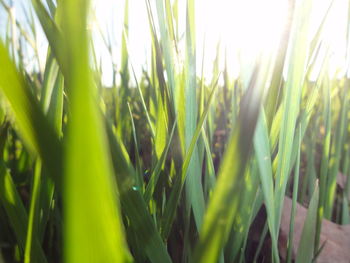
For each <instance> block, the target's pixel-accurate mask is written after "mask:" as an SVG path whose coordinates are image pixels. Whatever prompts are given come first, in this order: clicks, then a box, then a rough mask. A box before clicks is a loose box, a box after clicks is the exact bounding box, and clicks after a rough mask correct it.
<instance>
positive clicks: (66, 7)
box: [61, 0, 131, 262]
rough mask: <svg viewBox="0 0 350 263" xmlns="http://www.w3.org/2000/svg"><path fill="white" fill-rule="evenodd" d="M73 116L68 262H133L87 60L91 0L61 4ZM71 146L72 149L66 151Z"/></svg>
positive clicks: (68, 173) (67, 203)
mask: <svg viewBox="0 0 350 263" xmlns="http://www.w3.org/2000/svg"><path fill="white" fill-rule="evenodd" d="M61 4H62V8H63V11H64V13H65V15H66V19H65V20H64V22H63V32H64V36H65V38H66V40H67V41H66V52H67V54H66V57H67V58H69V67H68V69H69V70H68V73H69V75H68V76H67V78H66V84H67V88H68V91H69V94H68V95H69V99H70V110H71V112H70V113H71V115H70V119H69V127H68V131H67V133H68V134H67V136H68V138H67V144H66V148H65V177H64V185H65V188H64V209H65V210H64V217H65V225H64V259H65V262H130V261H131V258H130V254H129V252H128V249H127V247H126V243H125V239H124V231H123V227H122V220H121V215H120V211H119V204H118V202H119V201H118V198H117V189H116V183H115V181H114V177H113V170H112V165H111V160H110V158H109V155H108V146H107V137H106V133H105V129H104V125H103V121H102V116H101V115H100V111H99V109H98V104H97V101H98V100H97V99H96V97H95V96H96V91H95V86H94V83H93V79H92V77H91V72H90V68H89V58H88V52H89V49H88V34H87V32H86V18H87V15H88V10H89V1H84V0H81V1H70V0H66V1H62V2H61ZM68 145H69V147H68Z"/></svg>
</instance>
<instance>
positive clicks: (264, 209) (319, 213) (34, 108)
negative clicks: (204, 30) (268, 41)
mask: <svg viewBox="0 0 350 263" xmlns="http://www.w3.org/2000/svg"><path fill="white" fill-rule="evenodd" d="M128 1H129V0H125V5H124V10H123V11H124V30H123V34H122V35H121V36H120V37H119V40H120V41H119V43H120V47H121V49H120V50H119V51H115V50H114V49H115V47H114V46H113V45H112V44H111V42H110V41H109V40H108V38H107V37H106V38H104V40H105V48H106V49H107V50H108V52H110V55H111V56H113V54H115V52H119V54H120V58H121V59H120V62H118V64H116V65H112V67H113V76H112V79H113V84H112V87H108V88H107V87H106V85H105V84H104V83H103V81H102V71H103V68H102V67H101V62H100V61H99V60H98V59H97V56H96V48H97V47H96V46H95V45H94V39H93V38H92V37H91V32H90V31H89V30H87V28H88V29H89V27H88V24H89V22H90V20H91V19H92V15H91V6H90V4H91V3H89V1H88V0H59V1H54V0H46V1H42V0H32V1H31V8H33V10H34V12H33V16H30V15H28V17H27V20H26V24H23V23H22V22H19V21H17V20H16V17H15V16H14V14H13V12H12V9H11V6H10V5H9V4H8V2H7V1H5V0H0V7H1V8H2V9H3V11H5V15H4V16H3V17H1V19H7V23H6V25H7V28H6V30H4V31H5V32H6V33H5V35H4V36H3V37H2V40H1V42H0V65H1V66H0V91H1V93H0V94H1V97H0V98H1V103H0V104H1V108H0V156H1V158H0V263H1V262H25V263H29V262H39V263H42V262H43V263H44V262H72V263H73V262H74V263H77V262H84V263H85V262H107V263H109V262H153V263H167V262H196V263H197V262H199V263H200V262H202V263H204V262H206V263H207V262H220V263H228V262H275V263H277V262H301V263H305V262H314V261H313V260H315V258H317V256H318V255H320V251H321V250H322V248H323V245H324V244H322V243H321V242H320V233H321V230H322V222H323V220H324V219H327V220H331V221H333V222H335V223H337V224H339V225H342V224H348V223H350V213H349V201H350V180H349V179H348V178H349V174H350V163H349V162H350V147H349V142H350V141H349V139H350V137H349V135H350V133H349V124H350V122H349V121H350V119H349V118H350V114H349V113H350V108H349V93H348V89H349V84H350V81H349V78H348V76H347V75H346V74H345V73H341V72H337V74H329V72H330V71H332V68H331V66H330V64H331V63H330V60H331V58H332V54H331V52H329V43H328V42H327V41H326V40H325V39H326V36H325V34H326V33H325V32H326V31H325V28H326V27H327V26H329V16H328V14H329V12H326V13H325V14H324V16H323V18H322V20H321V21H320V23H319V27H318V28H317V30H316V32H315V33H311V26H310V13H311V10H312V8H314V5H317V3H315V2H316V1H313V0H300V1H293V0H290V1H288V4H289V6H288V19H286V23H285V25H284V30H283V35H282V36H281V40H280V42H279V45H278V49H277V50H276V52H275V53H273V54H271V53H269V52H262V53H261V55H260V56H259V58H258V59H256V61H255V64H254V65H253V66H252V67H251V69H250V70H246V71H244V72H242V71H241V72H240V74H238V76H235V77H233V76H231V75H230V73H229V71H228V69H227V67H226V66H224V68H223V70H221V67H220V65H221V64H220V63H222V62H225V63H223V64H225V65H227V63H226V62H227V61H225V60H227V59H228V58H227V57H222V56H219V55H218V56H217V59H215V60H214V61H213V63H212V64H213V71H212V72H211V73H210V77H208V76H206V73H205V72H204V70H203V65H198V63H196V61H197V56H200V55H199V54H202V53H204V51H205V50H204V51H203V50H197V45H196V42H197V41H199V40H198V39H196V32H195V31H196V22H195V21H196V20H195V10H196V5H200V4H201V3H200V1H196V3H195V0H186V5H185V10H182V9H179V8H178V1H177V0H175V1H170V0H145V1H146V9H147V10H144V11H145V12H147V15H148V21H142V23H148V25H149V34H150V36H151V42H150V43H149V46H150V54H149V57H150V60H149V65H148V67H145V69H146V70H144V71H143V72H142V74H141V76H138V74H136V73H135V70H134V66H135V65H133V64H132V61H130V60H129V54H128V14H129V8H128V6H129V4H128ZM331 2H332V3H333V2H336V1H335V0H334V1H331ZM344 6H345V7H346V8H349V6H348V5H344ZM331 9H332V4H331V5H330V8H329V10H331ZM349 10H350V9H349ZM181 12H182V13H181ZM28 13H29V12H28ZM179 13H181V14H182V15H179ZM349 14H350V12H349ZM34 17H35V18H34ZM180 18H183V19H186V22H185V29H184V35H183V36H180V34H179V30H178V25H179V24H180V21H179V19H180ZM35 19H37V21H38V22H39V24H40V26H41V28H42V30H43V31H44V33H45V36H46V39H47V41H48V44H49V48H48V51H47V54H46V57H45V59H41V58H40V55H39V53H40V50H39V47H38V46H37V45H36V41H33V40H34V39H35V38H36V34H37V32H36V30H37V28H36V26H35V22H34V21H35ZM28 25H29V26H28ZM242 26H243V25H242ZM27 28H29V29H30V30H26V29H27ZM347 31H349V28H348V29H347ZM102 34H103V33H102ZM344 34H345V33H344ZM344 39H346V46H347V47H348V46H349V45H348V40H349V38H348V35H347V36H346V37H345V36H344ZM24 46H25V47H26V48H24ZM27 49H30V50H31V51H30V52H31V54H34V56H33V58H32V60H33V61H31V63H34V64H35V65H37V66H36V67H31V68H30V69H29V68H28V66H27V62H26V61H27V59H28V57H27V55H28V54H27V53H26V52H27V51H26V50H27ZM218 54H219V51H218ZM347 55H348V54H347ZM345 59H346V61H348V60H349V57H346V58H345ZM42 60H43V61H44V64H42ZM220 60H221V62H220ZM333 71H334V70H333ZM339 178H341V179H342V180H343V183H339ZM337 182H338V184H337ZM285 196H288V197H290V198H292V208H291V220H290V225H288V228H289V229H290V232H289V233H290V234H289V235H288V240H287V242H286V246H285V248H284V249H283V250H282V249H281V242H280V238H279V235H280V227H281V225H282V224H285V222H284V221H283V220H282V212H283V209H284V199H285ZM297 203H300V204H302V205H304V206H305V207H308V210H307V211H308V212H307V216H306V220H305V223H304V226H303V229H302V234H301V240H300V242H299V247H298V248H293V245H292V244H293V242H292V240H293V238H294V237H293V233H294V228H295V227H300V226H299V225H295V224H294V218H295V216H296V210H297V209H296V208H297ZM282 251H283V252H282ZM293 251H297V253H296V254H295V255H293V253H292V252H293Z"/></svg>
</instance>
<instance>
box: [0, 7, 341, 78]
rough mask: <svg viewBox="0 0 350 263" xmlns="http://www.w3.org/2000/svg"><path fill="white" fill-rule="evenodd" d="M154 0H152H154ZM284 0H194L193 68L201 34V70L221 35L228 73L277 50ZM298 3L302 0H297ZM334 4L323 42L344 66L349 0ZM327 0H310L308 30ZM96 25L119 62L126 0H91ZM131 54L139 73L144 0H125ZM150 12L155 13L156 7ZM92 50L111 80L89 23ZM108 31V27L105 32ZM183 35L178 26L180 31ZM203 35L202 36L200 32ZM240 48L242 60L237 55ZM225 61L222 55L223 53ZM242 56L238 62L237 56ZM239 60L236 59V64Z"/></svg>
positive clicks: (145, 30)
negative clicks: (203, 58)
mask: <svg viewBox="0 0 350 263" xmlns="http://www.w3.org/2000/svg"><path fill="white" fill-rule="evenodd" d="M155 1H158V0H150V2H151V3H155ZM287 1H288V0H264V1H262V0H197V1H196V9H195V10H196V38H197V68H198V74H199V73H200V67H201V63H202V57H201V55H202V49H203V42H204V40H205V63H204V68H205V72H207V73H208V74H209V73H210V72H211V70H212V63H211V62H212V61H213V59H214V58H215V56H216V46H217V43H218V41H220V43H221V45H220V47H221V48H220V50H221V55H222V56H221V57H223V55H224V53H225V50H226V53H227V62H228V66H229V69H230V73H231V74H233V75H237V74H238V72H239V70H240V69H241V70H244V67H245V66H247V67H249V65H250V64H251V63H252V62H253V60H254V58H255V56H256V55H257V54H258V53H259V52H260V51H264V52H267V51H269V52H273V51H275V50H276V45H277V43H278V40H279V37H280V34H281V29H282V27H283V23H284V19H285V17H286V3H287ZM296 1H297V3H300V2H301V0H296ZM334 1H335V4H334V5H333V8H332V13H331V16H330V20H329V23H328V27H327V32H326V33H327V34H326V35H325V37H324V41H325V43H327V44H328V45H329V46H330V48H331V53H332V54H333V56H332V60H331V63H332V65H333V68H334V69H335V68H338V67H341V68H345V35H346V34H345V30H346V16H347V11H348V6H347V2H348V1H344V0H334ZM14 2H15V9H16V14H17V18H18V19H19V20H20V21H23V18H24V17H23V11H21V8H23V6H24V8H25V9H27V10H28V4H27V3H28V1H27V0H16V1H14ZM330 2H331V0H314V6H313V13H312V20H311V24H312V31H313V32H315V31H316V29H317V27H318V26H319V24H320V22H321V19H322V17H323V16H324V14H325V12H326V10H327V8H328V6H329V4H330ZM185 3H186V0H179V13H180V16H179V18H180V28H182V29H183V28H184V25H185V19H184V14H185V10H186V9H185V8H186V6H185ZM93 7H94V10H95V13H96V17H97V21H98V24H99V26H100V27H101V28H102V30H103V31H104V33H105V34H108V35H109V36H110V39H111V41H112V43H113V47H114V53H113V61H114V62H115V63H116V65H119V64H120V63H119V62H120V50H121V36H122V24H123V12H124V0H119V1H116V0H93ZM129 12H130V13H129V40H128V43H129V56H130V60H131V62H132V63H133V66H134V68H135V70H136V72H137V74H138V75H139V74H140V72H141V70H142V67H146V63H147V61H148V60H149V49H150V43H151V42H150V41H151V40H150V33H149V26H148V18H147V11H146V6H145V0H129ZM153 13H154V15H155V13H156V9H155V8H154V10H153ZM3 15H4V12H0V32H1V35H3V33H4V30H5V29H6V22H5V21H6V20H4V19H3V17H4V16H3ZM92 28H93V35H94V39H95V45H96V50H97V53H98V56H99V57H100V61H101V62H102V69H103V81H104V83H105V84H107V85H109V84H110V83H111V80H112V67H111V60H110V56H109V54H108V52H107V50H106V48H105V46H104V44H103V41H102V39H101V38H100V36H99V33H98V30H97V26H96V24H95V25H92ZM107 32H108V33H107ZM180 35H181V32H180ZM204 37H205V38H204ZM38 42H39V46H40V47H41V48H40V52H41V57H42V59H44V58H45V52H46V48H45V47H46V41H45V37H44V35H43V34H42V32H40V31H39V37H38ZM238 53H239V54H240V60H238V59H237V58H238ZM221 60H222V62H223V59H221ZM238 61H240V62H238ZM239 63H240V64H239Z"/></svg>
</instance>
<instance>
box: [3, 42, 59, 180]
mask: <svg viewBox="0 0 350 263" xmlns="http://www.w3.org/2000/svg"><path fill="white" fill-rule="evenodd" d="M0 64H2V65H3V70H1V71H0V90H1V91H2V93H3V95H5V97H6V99H7V101H8V103H9V104H10V106H11V109H12V112H13V114H14V116H15V119H16V124H17V125H18V130H19V132H20V134H21V136H22V137H23V140H24V142H25V144H26V145H27V147H28V148H29V150H30V151H31V152H32V153H35V154H38V155H39V156H40V157H41V159H42V161H43V164H44V165H45V166H46V168H47V169H48V171H49V173H50V176H52V178H53V179H54V181H55V182H56V183H57V185H58V186H60V181H61V176H60V174H61V171H62V163H61V160H62V149H61V144H60V142H59V140H58V137H57V136H56V134H55V132H54V129H53V128H52V126H51V125H50V124H49V122H48V121H47V119H46V118H45V116H44V114H43V112H42V111H41V109H40V107H39V105H38V102H37V101H36V99H35V97H34V96H33V94H32V93H31V91H30V90H29V88H28V87H27V86H26V84H25V82H24V80H23V78H22V77H21V76H20V75H19V73H18V72H17V71H16V68H15V65H14V64H13V63H12V62H11V60H10V58H9V56H8V52H7V50H6V48H5V47H4V46H3V44H2V43H0Z"/></svg>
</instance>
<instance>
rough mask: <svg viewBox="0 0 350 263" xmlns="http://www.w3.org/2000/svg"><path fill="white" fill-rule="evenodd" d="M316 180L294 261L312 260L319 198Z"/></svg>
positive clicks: (301, 262)
mask: <svg viewBox="0 0 350 263" xmlns="http://www.w3.org/2000/svg"><path fill="white" fill-rule="evenodd" d="M318 195H319V188H318V182H316V186H315V191H314V193H313V195H312V197H311V201H310V205H309V209H308V211H307V215H306V219H305V222H304V227H303V231H302V234H301V238H300V243H299V247H298V253H297V257H296V260H295V262H296V263H304V262H312V259H313V257H314V253H315V251H314V240H315V232H316V220H317V206H318V198H319V196H318Z"/></svg>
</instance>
